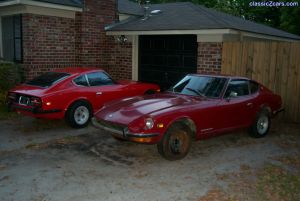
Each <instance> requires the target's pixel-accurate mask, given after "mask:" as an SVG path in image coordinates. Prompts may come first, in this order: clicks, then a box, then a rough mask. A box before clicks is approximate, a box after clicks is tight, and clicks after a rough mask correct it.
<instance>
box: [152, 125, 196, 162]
mask: <svg viewBox="0 0 300 201" xmlns="http://www.w3.org/2000/svg"><path fill="white" fill-rule="evenodd" d="M190 146H191V130H190V129H189V128H188V127H187V126H185V125H181V124H178V123H176V124H174V125H173V126H171V127H170V128H169V129H168V130H167V132H166V133H165V135H164V136H163V138H162V140H161V141H160V142H159V143H158V144H157V149H158V153H159V154H160V155H161V156H162V157H164V158H165V159H167V160H170V161H174V160H179V159H182V158H184V157H185V156H186V155H187V154H188V152H189V149H190Z"/></svg>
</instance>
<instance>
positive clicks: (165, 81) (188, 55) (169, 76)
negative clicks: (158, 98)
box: [139, 35, 197, 89]
mask: <svg viewBox="0 0 300 201" xmlns="http://www.w3.org/2000/svg"><path fill="white" fill-rule="evenodd" d="M139 40H140V41H139V80H140V81H143V82H153V83H157V84H159V85H160V86H161V87H162V89H168V88H170V87H171V86H172V85H174V84H175V83H176V82H178V81H179V80H180V79H181V78H183V77H184V76H185V75H186V74H188V73H196V72H197V36H196V35H176V36H174V35H172V36H170V35H162V36H140V37H139Z"/></svg>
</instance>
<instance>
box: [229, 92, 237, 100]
mask: <svg viewBox="0 0 300 201" xmlns="http://www.w3.org/2000/svg"><path fill="white" fill-rule="evenodd" d="M237 95H238V93H237V92H235V91H231V92H230V94H229V97H230V98H235V97H237Z"/></svg>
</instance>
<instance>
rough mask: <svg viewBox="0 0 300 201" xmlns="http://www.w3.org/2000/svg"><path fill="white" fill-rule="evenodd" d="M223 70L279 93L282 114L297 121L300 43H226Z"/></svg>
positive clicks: (298, 117)
mask: <svg viewBox="0 0 300 201" xmlns="http://www.w3.org/2000/svg"><path fill="white" fill-rule="evenodd" d="M222 73H223V74H230V75H239V76H246V77H249V78H252V79H254V80H256V81H258V82H260V83H262V84H264V85H265V86H267V87H268V88H269V89H271V90H272V91H274V92H275V93H277V94H280V95H281V97H282V99H283V104H284V107H285V112H284V113H283V117H284V118H285V119H286V120H288V121H293V122H300V43H299V42H293V43H290V42H225V43H224V44H223V52H222Z"/></svg>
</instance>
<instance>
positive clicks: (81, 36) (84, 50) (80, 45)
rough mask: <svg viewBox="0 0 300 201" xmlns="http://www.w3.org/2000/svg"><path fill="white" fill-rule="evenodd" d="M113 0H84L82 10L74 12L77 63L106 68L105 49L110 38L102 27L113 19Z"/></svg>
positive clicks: (114, 5)
mask: <svg viewBox="0 0 300 201" xmlns="http://www.w3.org/2000/svg"><path fill="white" fill-rule="evenodd" d="M115 7H116V4H115V0H85V6H84V11H83V12H82V13H80V12H78V13H76V18H75V19H76V48H77V63H78V64H80V65H81V66H93V67H102V68H105V69H106V70H107V66H106V64H107V61H106V58H105V57H106V55H107V53H106V49H108V48H110V45H111V42H112V41H111V39H110V38H109V37H107V36H106V34H105V31H104V27H105V26H106V25H109V24H112V23H113V22H114V21H115V9H116V8H115Z"/></svg>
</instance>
